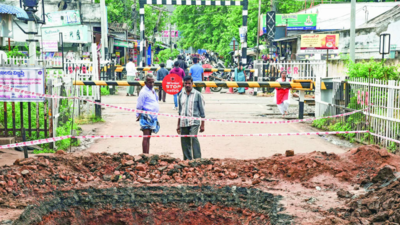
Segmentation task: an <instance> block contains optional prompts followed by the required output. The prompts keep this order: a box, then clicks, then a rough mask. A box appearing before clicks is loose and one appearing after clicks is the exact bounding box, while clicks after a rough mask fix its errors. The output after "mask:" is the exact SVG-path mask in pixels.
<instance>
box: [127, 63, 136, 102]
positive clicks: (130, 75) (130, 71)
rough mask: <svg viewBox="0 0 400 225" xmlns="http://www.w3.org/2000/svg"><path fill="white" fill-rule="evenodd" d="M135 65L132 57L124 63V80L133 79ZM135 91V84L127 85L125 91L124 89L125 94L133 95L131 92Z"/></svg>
mask: <svg viewBox="0 0 400 225" xmlns="http://www.w3.org/2000/svg"><path fill="white" fill-rule="evenodd" d="M136 73H137V70H136V66H135V63H133V59H132V58H130V59H129V62H128V63H127V64H126V80H127V81H128V82H129V81H135V77H136ZM133 92H135V86H128V88H127V91H126V96H129V95H130V96H135V94H134V93H133Z"/></svg>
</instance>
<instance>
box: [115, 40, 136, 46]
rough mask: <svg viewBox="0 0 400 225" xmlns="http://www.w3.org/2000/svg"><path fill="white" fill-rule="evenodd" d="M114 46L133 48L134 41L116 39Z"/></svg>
mask: <svg viewBox="0 0 400 225" xmlns="http://www.w3.org/2000/svg"><path fill="white" fill-rule="evenodd" d="M114 46H117V47H123V48H133V43H132V42H126V41H120V40H116V39H114Z"/></svg>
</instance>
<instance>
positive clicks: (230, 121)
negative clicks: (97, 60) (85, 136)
mask: <svg viewBox="0 0 400 225" xmlns="http://www.w3.org/2000/svg"><path fill="white" fill-rule="evenodd" d="M0 89H5V90H9V91H14V92H18V93H24V94H31V95H37V96H39V97H44V98H63V99H79V100H84V101H86V102H90V103H93V104H96V105H101V106H104V107H110V108H114V109H120V110H125V111H128V112H136V113H144V114H149V115H157V116H165V117H172V118H180V119H188V120H200V121H209V122H223V123H247V124H288V123H300V122H307V121H313V120H317V119H327V118H337V117H342V116H348V115H352V114H354V113H358V112H361V111H364V110H365V109H362V110H356V111H353V112H348V113H343V114H338V115H333V116H326V117H320V118H307V119H298V120H279V121H251V120H226V119H207V118H198V117H188V116H180V115H173V114H167V113H155V112H148V111H143V110H138V109H132V108H127V107H121V106H115V105H109V104H104V103H100V102H96V101H93V100H90V99H85V98H81V97H64V96H58V95H47V94H40V93H35V92H30V91H25V90H22V89H18V88H11V87H9V86H6V85H1V84H0Z"/></svg>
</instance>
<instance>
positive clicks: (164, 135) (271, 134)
mask: <svg viewBox="0 0 400 225" xmlns="http://www.w3.org/2000/svg"><path fill="white" fill-rule="evenodd" d="M368 132H369V131H367V130H363V131H330V132H302V133H266V134H198V135H179V134H172V135H169V134H160V135H157V134H156V135H140V134H138V135H86V136H71V135H67V136H61V137H56V138H45V139H41V140H35V141H26V142H20V143H16V144H9V145H1V146H0V149H5V148H14V147H23V146H28V145H36V144H45V143H50V142H56V141H61V140H64V139H67V138H77V139H86V138H89V139H106V138H143V137H151V138H181V137H264V136H267V137H273V136H301V135H323V134H325V135H328V134H359V133H368Z"/></svg>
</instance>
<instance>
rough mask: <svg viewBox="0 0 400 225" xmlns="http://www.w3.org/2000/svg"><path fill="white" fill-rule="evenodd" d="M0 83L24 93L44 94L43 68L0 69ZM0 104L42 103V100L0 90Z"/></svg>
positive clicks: (34, 96)
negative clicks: (0, 102)
mask: <svg viewBox="0 0 400 225" xmlns="http://www.w3.org/2000/svg"><path fill="white" fill-rule="evenodd" d="M0 83H1V84H3V85H7V86H10V87H13V88H19V89H22V90H24V91H30V92H36V93H40V94H45V93H44V83H45V79H44V69H43V68H20V67H19V68H0ZM0 101H2V102H43V101H44V98H40V97H38V96H36V95H32V94H27V93H17V92H11V91H7V90H4V89H2V90H0Z"/></svg>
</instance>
